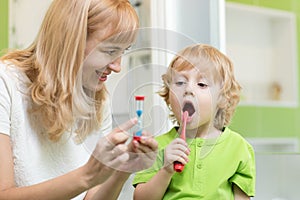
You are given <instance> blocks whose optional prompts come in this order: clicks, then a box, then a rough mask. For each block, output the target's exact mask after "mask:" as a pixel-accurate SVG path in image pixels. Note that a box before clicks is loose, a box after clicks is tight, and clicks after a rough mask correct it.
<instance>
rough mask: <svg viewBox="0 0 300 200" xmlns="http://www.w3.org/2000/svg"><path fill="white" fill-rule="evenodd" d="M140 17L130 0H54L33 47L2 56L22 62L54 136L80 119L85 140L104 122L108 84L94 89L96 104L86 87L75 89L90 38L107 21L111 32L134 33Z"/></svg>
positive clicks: (79, 130)
mask: <svg viewBox="0 0 300 200" xmlns="http://www.w3.org/2000/svg"><path fill="white" fill-rule="evenodd" d="M138 23H139V22H138V16H137V14H136V12H135V10H134V8H133V7H132V6H131V4H130V3H129V1H128V0H53V2H52V4H51V5H50V8H49V9H48V12H47V13H46V16H45V18H44V21H43V23H42V26H41V28H40V31H39V33H38V36H37V38H36V40H35V41H34V42H33V43H32V44H31V45H30V46H29V47H28V48H26V49H24V50H17V51H13V52H10V53H8V54H6V55H4V56H3V57H2V58H1V60H6V61H8V62H9V63H12V64H14V65H16V66H17V67H19V68H20V69H21V70H23V71H24V72H25V73H26V75H27V76H28V77H29V79H30V80H31V83H30V85H29V88H30V91H31V98H32V100H33V102H34V109H33V110H32V111H31V112H33V113H35V114H38V116H39V118H40V119H41V122H42V126H43V127H44V128H45V130H46V132H47V133H48V135H49V138H50V140H52V141H58V140H59V139H60V138H61V136H62V134H63V133H64V132H65V131H70V130H71V128H72V125H73V124H74V122H79V123H78V127H77V131H76V132H77V134H78V137H80V139H81V140H82V139H84V138H85V137H86V136H87V135H88V134H89V133H91V132H92V131H93V130H97V129H99V128H100V126H101V121H102V113H101V110H102V106H103V102H104V101H105V97H106V89H105V87H104V88H103V89H102V90H101V91H99V92H96V94H94V95H93V97H92V98H93V99H94V101H93V102H94V103H93V104H89V103H87V102H84V101H85V100H87V99H88V98H89V97H88V98H87V97H86V96H83V95H84V92H82V91H81V92H78V91H76V92H74V88H75V87H76V84H78V83H76V81H77V76H81V75H80V74H79V72H80V70H81V68H82V64H83V62H84V59H85V48H86V40H87V38H88V37H89V36H90V35H92V34H93V33H94V32H96V31H97V30H101V28H102V29H106V28H107V27H108V26H111V27H112V29H111V31H112V32H111V35H113V34H118V33H121V32H124V31H131V32H133V33H134V34H135V30H136V29H137V28H138V26H139V24H138ZM133 37H134V36H131V37H130V38H128V39H132V38H133ZM123 40H124V38H123ZM128 41H130V40H128ZM77 89H78V87H77ZM81 89H82V88H81ZM90 106H92V108H91V107H90ZM91 110H93V111H91ZM74 113H76V114H75V116H74ZM78 113H80V115H81V116H80V115H79V116H78ZM76 115H77V116H76ZM78 120H79V121H78Z"/></svg>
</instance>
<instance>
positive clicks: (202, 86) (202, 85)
mask: <svg viewBox="0 0 300 200" xmlns="http://www.w3.org/2000/svg"><path fill="white" fill-rule="evenodd" d="M198 86H199V87H201V88H206V87H207V86H208V85H207V84H205V83H198Z"/></svg>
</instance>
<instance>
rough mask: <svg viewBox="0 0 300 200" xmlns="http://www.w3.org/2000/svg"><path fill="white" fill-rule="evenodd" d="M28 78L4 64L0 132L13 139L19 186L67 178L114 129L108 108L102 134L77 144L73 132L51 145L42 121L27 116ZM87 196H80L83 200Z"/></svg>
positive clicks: (0, 68)
mask: <svg viewBox="0 0 300 200" xmlns="http://www.w3.org/2000/svg"><path fill="white" fill-rule="evenodd" d="M24 81H25V82H26V81H27V82H28V81H29V79H28V78H27V76H26V75H25V74H24V73H23V72H21V71H19V70H18V69H16V68H12V67H7V66H6V65H5V64H3V63H0V133H2V134H6V135H8V136H10V137H11V144H12V149H13V156H14V158H13V159H14V172H15V182H16V185H17V186H18V187H21V186H28V185H33V184H37V183H40V182H43V181H46V180H48V179H52V178H54V177H57V176H60V175H63V174H65V173H67V172H69V171H71V170H74V169H76V168H78V167H80V166H82V165H83V164H85V163H86V162H87V160H88V159H89V157H90V155H91V151H92V150H93V148H94V146H93V145H96V142H97V141H98V138H100V137H101V136H103V135H105V134H107V133H108V132H109V131H110V130H111V124H112V119H111V110H110V106H109V105H108V101H107V106H105V108H104V112H103V120H104V121H103V123H102V128H101V130H100V131H98V133H99V134H94V135H92V136H90V137H88V138H87V140H86V142H85V143H83V144H80V145H77V144H76V143H75V142H74V140H73V135H72V133H65V134H64V136H63V137H62V139H61V140H60V141H59V142H57V143H54V142H51V141H50V140H48V138H47V137H46V136H45V135H42V130H41V128H39V126H38V121H37V120H35V119H34V118H33V117H31V116H30V115H29V114H28V113H27V109H28V106H29V105H31V100H30V98H29V97H28V96H27V95H26V94H25V93H26V89H27V88H26V84H24ZM84 196H85V193H83V194H81V195H79V196H77V197H76V198H74V199H76V200H79V199H83V198H84Z"/></svg>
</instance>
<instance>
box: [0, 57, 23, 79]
mask: <svg viewBox="0 0 300 200" xmlns="http://www.w3.org/2000/svg"><path fill="white" fill-rule="evenodd" d="M0 79H1V81H2V82H5V83H7V84H11V85H17V84H16V83H24V82H26V81H28V78H27V77H26V75H25V74H24V73H23V72H22V71H21V70H20V69H19V68H18V67H16V66H15V65H13V64H11V63H7V62H3V61H0Z"/></svg>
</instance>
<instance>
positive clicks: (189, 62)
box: [159, 44, 241, 130]
mask: <svg viewBox="0 0 300 200" xmlns="http://www.w3.org/2000/svg"><path fill="white" fill-rule="evenodd" d="M203 61H204V62H205V63H207V64H208V66H209V67H214V68H215V69H214V70H215V71H216V72H217V74H218V77H214V78H215V80H214V81H217V80H218V81H219V82H220V84H221V88H220V94H219V99H218V108H217V112H216V116H215V120H214V126H215V127H216V128H217V129H219V130H221V129H222V128H223V127H224V126H227V125H228V124H229V123H230V120H231V118H232V116H233V113H234V111H235V108H236V106H237V104H238V103H239V100H240V90H241V86H240V84H239V83H238V82H237V81H236V79H235V77H234V70H233V64H232V62H231V61H230V60H229V59H228V57H226V56H225V55H224V54H223V53H221V52H220V51H219V50H218V49H216V48H214V47H212V46H209V45H206V44H194V45H191V46H188V47H186V48H185V49H183V50H182V51H180V52H179V53H178V54H177V55H176V56H175V57H174V58H173V60H172V61H171V63H170V65H169V67H168V69H167V72H166V74H164V75H162V80H163V87H162V89H161V90H160V91H159V95H160V96H161V97H163V98H164V100H165V102H166V104H167V105H168V107H169V108H170V109H171V107H170V102H169V93H170V88H169V85H170V83H171V81H172V71H173V70H176V71H182V70H190V69H193V68H195V67H197V66H199V65H200V64H201V63H202V64H203ZM171 118H172V120H173V121H176V119H175V117H174V114H171Z"/></svg>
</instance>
